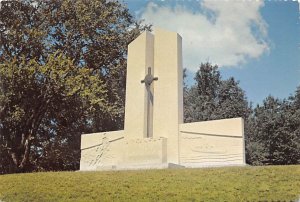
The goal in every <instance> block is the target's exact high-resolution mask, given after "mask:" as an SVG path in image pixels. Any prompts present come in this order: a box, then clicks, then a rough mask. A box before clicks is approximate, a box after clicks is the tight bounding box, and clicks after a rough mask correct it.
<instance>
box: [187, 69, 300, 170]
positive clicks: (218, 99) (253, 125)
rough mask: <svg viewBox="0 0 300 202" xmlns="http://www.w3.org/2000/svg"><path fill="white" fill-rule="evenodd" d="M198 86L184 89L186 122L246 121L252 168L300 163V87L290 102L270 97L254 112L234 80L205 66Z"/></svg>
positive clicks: (249, 160) (247, 156)
mask: <svg viewBox="0 0 300 202" xmlns="http://www.w3.org/2000/svg"><path fill="white" fill-rule="evenodd" d="M195 80H196V85H194V86H192V87H190V88H187V87H186V86H185V88H184V104H185V105H184V107H185V109H184V115H185V117H184V118H185V122H193V121H206V120H215V119H224V118H234V117H243V118H244V121H245V141H246V161H247V163H249V164H252V165H274V164H275V165H281V164H283V165H285V164H299V163H300V90H299V89H300V87H298V89H297V91H296V93H295V95H294V96H292V97H290V98H289V99H288V100H283V101H281V100H279V99H275V98H274V97H272V96H269V97H267V98H266V99H265V100H264V102H263V105H262V106H260V105H258V106H257V107H255V108H254V109H253V110H252V109H251V107H250V106H249V105H248V102H247V99H246V96H245V93H244V91H243V90H242V89H241V88H240V87H239V85H238V82H236V81H235V80H234V78H229V79H227V80H222V78H221V76H220V72H219V70H218V66H212V65H211V64H209V63H206V64H201V65H200V68H199V70H198V71H197V72H196V76H195Z"/></svg>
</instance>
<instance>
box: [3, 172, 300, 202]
mask: <svg viewBox="0 0 300 202" xmlns="http://www.w3.org/2000/svg"><path fill="white" fill-rule="evenodd" d="M299 192H300V167H299V166H269V167H227V168H203V169H166V170H143V171H121V172H116V171H115V172H57V173H51V172H49V173H34V174H33V173H30V174H18V175H16V174H13V175H2V176H0V200H3V201H296V200H298V199H299Z"/></svg>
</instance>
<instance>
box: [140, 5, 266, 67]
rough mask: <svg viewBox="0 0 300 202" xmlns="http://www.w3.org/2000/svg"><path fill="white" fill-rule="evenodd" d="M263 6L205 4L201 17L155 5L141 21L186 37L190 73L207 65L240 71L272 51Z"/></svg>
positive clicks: (185, 56) (198, 13)
mask: <svg viewBox="0 0 300 202" xmlns="http://www.w3.org/2000/svg"><path fill="white" fill-rule="evenodd" d="M263 5H264V3H263V1H243V2H238V1H230V2H220V1H210V0H204V1H202V2H201V3H199V8H200V7H201V8H202V12H201V13H200V12H193V11H191V10H190V9H188V8H186V7H184V6H182V5H181V6H180V5H178V6H175V7H174V8H171V7H168V6H159V5H158V4H155V3H153V2H151V3H148V5H147V7H146V8H145V10H144V11H143V13H142V15H141V18H143V19H145V22H146V23H151V24H153V25H154V28H155V26H157V27H161V28H164V29H168V30H172V31H176V32H178V33H179V34H180V35H181V36H182V37H183V61H184V67H186V68H188V69H189V70H191V71H195V70H196V69H197V68H198V66H199V64H200V63H201V62H207V61H209V62H212V63H214V64H218V65H219V66H222V67H226V66H227V67H238V66H239V65H240V64H243V63H246V62H247V60H248V59H251V58H259V57H260V56H261V55H262V54H263V53H265V52H267V51H268V50H269V47H268V43H267V24H266V23H265V22H264V20H263V18H262V17H261V15H260V8H261V7H262V6H263ZM209 16H210V17H209ZM253 28H254V29H253ZM253 30H255V33H254V32H253Z"/></svg>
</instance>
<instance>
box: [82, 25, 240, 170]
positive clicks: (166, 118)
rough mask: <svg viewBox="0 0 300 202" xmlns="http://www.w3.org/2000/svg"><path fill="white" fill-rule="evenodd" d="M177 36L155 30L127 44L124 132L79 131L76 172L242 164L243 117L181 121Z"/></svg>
mask: <svg viewBox="0 0 300 202" xmlns="http://www.w3.org/2000/svg"><path fill="white" fill-rule="evenodd" d="M181 40H182V39H181V37H180V36H179V35H178V34H177V33H174V32H169V31H164V30H160V29H156V30H155V34H154V35H153V34H151V33H150V32H144V33H143V34H141V35H140V36H139V37H138V38H137V39H135V40H134V41H133V42H132V43H130V44H129V46H128V64H127V83H126V104H125V123H124V130H121V131H111V132H102V133H92V134H84V135H82V136H81V160H80V170H112V169H118V170H120V169H149V168H168V167H172V166H182V167H206V166H229V165H245V145H244V123H243V119H242V118H234V119H224V120H217V121H205V122H195V123H183V87H182V83H183V82H182V79H183V74H182V72H183V69H182V47H181V44H182V43H181Z"/></svg>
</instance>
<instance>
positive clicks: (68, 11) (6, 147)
mask: <svg viewBox="0 0 300 202" xmlns="http://www.w3.org/2000/svg"><path fill="white" fill-rule="evenodd" d="M0 3H1V7H0V64H1V67H0V68H1V74H0V75H1V77H0V78H1V80H0V83H1V94H0V114H1V117H0V119H1V123H0V129H1V130H0V132H1V134H0V149H1V150H0V153H1V155H2V154H3V155H6V157H5V158H1V160H0V161H2V160H3V161H4V160H5V161H6V160H7V159H11V162H13V164H11V165H10V166H11V167H12V170H15V171H16V170H17V171H28V170H30V169H35V170H36V169H37V170H39V169H40V170H41V169H42V170H43V169H47V168H51V169H54V170H57V169H76V168H78V162H79V155H80V153H79V146H80V145H79V144H80V135H81V134H82V133H83V132H93V131H103V130H116V129H120V128H122V127H123V116H124V100H125V75H126V54H127V45H128V44H129V43H130V42H131V41H132V40H133V39H135V37H137V36H138V34H139V33H140V32H141V31H143V30H145V29H150V28H149V26H141V23H140V22H137V21H136V20H135V19H134V18H133V17H132V16H131V15H130V14H129V12H128V9H127V8H125V7H124V6H123V5H122V4H120V3H118V2H117V1H106V0H95V1H85V0H78V1H74V0H66V1H62V0H60V1H57V0H47V1H42V0H35V1H34V0H23V1H2V2H0ZM7 155H9V156H10V158H8V157H7ZM68 159H69V160H68ZM29 160H30V161H29ZM51 161H52V163H50V162H51ZM72 162H73V163H72ZM74 162H75V163H74ZM0 164H2V162H0ZM12 170H11V171H12ZM3 172H4V171H3ZM5 172H6V171H5Z"/></svg>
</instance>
